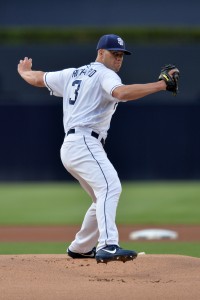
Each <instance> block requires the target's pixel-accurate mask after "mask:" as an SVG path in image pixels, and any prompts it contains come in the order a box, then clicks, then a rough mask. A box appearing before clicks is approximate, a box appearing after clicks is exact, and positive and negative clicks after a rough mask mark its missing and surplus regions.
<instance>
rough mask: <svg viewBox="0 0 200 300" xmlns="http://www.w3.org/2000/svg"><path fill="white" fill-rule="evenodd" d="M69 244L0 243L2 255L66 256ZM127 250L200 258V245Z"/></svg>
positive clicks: (150, 244)
mask: <svg viewBox="0 0 200 300" xmlns="http://www.w3.org/2000/svg"><path fill="white" fill-rule="evenodd" d="M68 245H69V243H56V242H54V243H0V254H10V255H13V254H65V252H66V249H67V247H68ZM121 246H122V247H124V248H127V249H134V250H136V251H137V252H145V253H146V254H177V255H187V256H194V257H200V251H199V248H200V243H198V242H196V243H194V242H193V243H186V242H163V243H162V242H134V243H133V242H130V243H121Z"/></svg>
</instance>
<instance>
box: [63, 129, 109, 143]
mask: <svg viewBox="0 0 200 300" xmlns="http://www.w3.org/2000/svg"><path fill="white" fill-rule="evenodd" d="M75 132H76V130H75V128H71V129H70V130H68V131H67V135H69V134H74V133H75ZM91 136H93V137H95V138H96V139H97V140H98V139H99V134H98V133H96V132H95V131H92V132H91ZM100 142H101V143H102V145H103V146H104V145H105V141H104V139H103V138H102V139H101V140H100Z"/></svg>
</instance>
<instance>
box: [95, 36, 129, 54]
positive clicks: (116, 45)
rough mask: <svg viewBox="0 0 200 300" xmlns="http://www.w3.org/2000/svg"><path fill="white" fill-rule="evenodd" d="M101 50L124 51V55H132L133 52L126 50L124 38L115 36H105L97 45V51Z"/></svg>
mask: <svg viewBox="0 0 200 300" xmlns="http://www.w3.org/2000/svg"><path fill="white" fill-rule="evenodd" d="M99 49H106V50H114V51H123V52H124V54H127V55H131V52H130V51H128V50H126V49H125V43H124V41H123V40H122V38H121V37H120V36H118V35H115V34H106V35H103V36H102V37H101V38H100V40H99V42H98V44H97V50H99Z"/></svg>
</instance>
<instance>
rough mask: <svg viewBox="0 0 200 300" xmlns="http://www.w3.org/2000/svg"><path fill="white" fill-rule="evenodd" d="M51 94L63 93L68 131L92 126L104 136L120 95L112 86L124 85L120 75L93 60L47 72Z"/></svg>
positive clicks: (64, 120)
mask: <svg viewBox="0 0 200 300" xmlns="http://www.w3.org/2000/svg"><path fill="white" fill-rule="evenodd" d="M44 82H45V84H46V87H47V88H48V89H49V91H50V93H51V95H54V96H58V97H63V113H64V117H63V123H64V129H65V133H67V132H68V130H69V129H70V128H75V127H89V128H92V129H93V130H94V131H96V132H97V133H99V134H101V136H103V137H104V138H106V136H107V131H108V129H109V127H110V121H111V118H112V115H113V113H114V112H115V109H116V106H117V103H118V99H116V98H114V97H112V92H113V90H114V89H115V88H116V87H117V86H120V85H122V82H121V79H120V77H119V76H118V75H117V74H116V73H115V72H114V71H112V70H110V69H108V68H107V67H105V66H104V65H103V64H102V63H99V62H93V63H90V64H89V65H85V66H82V67H80V68H77V69H76V68H69V69H64V70H62V71H57V72H48V73H45V75H44Z"/></svg>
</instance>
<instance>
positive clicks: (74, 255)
mask: <svg viewBox="0 0 200 300" xmlns="http://www.w3.org/2000/svg"><path fill="white" fill-rule="evenodd" d="M67 254H68V256H70V257H72V258H95V255H96V248H95V247H94V248H93V249H92V250H91V251H89V252H87V253H76V252H72V251H71V250H69V248H68V249H67Z"/></svg>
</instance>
